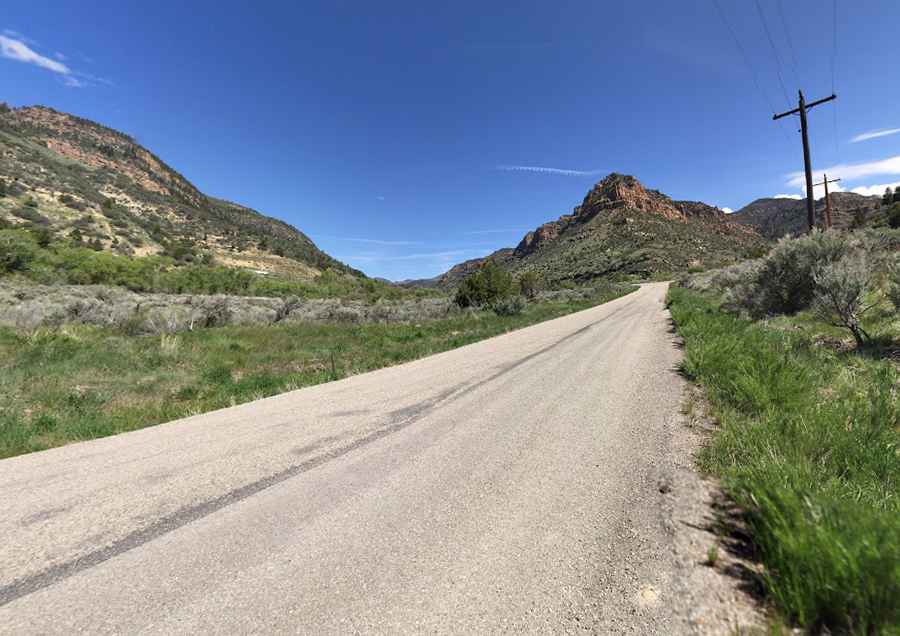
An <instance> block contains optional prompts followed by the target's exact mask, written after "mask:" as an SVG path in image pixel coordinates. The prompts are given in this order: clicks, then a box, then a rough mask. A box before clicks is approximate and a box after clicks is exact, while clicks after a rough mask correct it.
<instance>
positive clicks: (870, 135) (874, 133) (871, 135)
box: [850, 128, 900, 144]
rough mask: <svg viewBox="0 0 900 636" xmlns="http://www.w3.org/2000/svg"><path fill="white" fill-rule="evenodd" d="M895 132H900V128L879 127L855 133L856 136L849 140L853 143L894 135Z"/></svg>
mask: <svg viewBox="0 0 900 636" xmlns="http://www.w3.org/2000/svg"><path fill="white" fill-rule="evenodd" d="M897 133H900V128H881V129H879V130H869V131H867V132H864V133H860V134H858V135H856V137H854V138H853V139H851V140H850V143H851V144H855V143H859V142H860V141H868V140H869V139H878V138H879V137H887V136H888V135H896V134H897Z"/></svg>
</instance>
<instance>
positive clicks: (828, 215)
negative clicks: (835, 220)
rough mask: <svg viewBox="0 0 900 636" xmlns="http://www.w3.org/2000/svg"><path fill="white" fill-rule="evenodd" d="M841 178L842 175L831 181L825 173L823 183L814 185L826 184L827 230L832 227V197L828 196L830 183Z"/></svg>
mask: <svg viewBox="0 0 900 636" xmlns="http://www.w3.org/2000/svg"><path fill="white" fill-rule="evenodd" d="M840 180H841V179H840V177H838V178H837V179H832V180H831V181H829V180H828V175H827V174H823V175H822V183H814V184H813V185H814V186H817V185H823V186H825V229H826V230H830V229H831V197H829V196H828V184H829V183H837V182H838V181H840Z"/></svg>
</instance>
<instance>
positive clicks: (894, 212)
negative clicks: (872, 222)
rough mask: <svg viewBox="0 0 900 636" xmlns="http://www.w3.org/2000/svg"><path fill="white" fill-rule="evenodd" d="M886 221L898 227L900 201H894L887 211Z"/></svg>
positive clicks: (895, 227) (899, 221) (899, 224)
mask: <svg viewBox="0 0 900 636" xmlns="http://www.w3.org/2000/svg"><path fill="white" fill-rule="evenodd" d="M887 222H888V225H889V226H890V227H891V228H893V229H897V228H900V203H895V204H894V205H892V206H891V207H890V208H888V211H887Z"/></svg>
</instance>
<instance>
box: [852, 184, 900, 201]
mask: <svg viewBox="0 0 900 636" xmlns="http://www.w3.org/2000/svg"><path fill="white" fill-rule="evenodd" d="M898 187H900V181H895V182H894V183H879V184H875V185H870V186H859V187H858V188H853V189H852V190H850V192H853V193H855V194H861V195H863V196H864V197H871V196H876V195H877V196H881V195H883V194H884V191H885V190H886V189H887V188H891V189H896V188H898Z"/></svg>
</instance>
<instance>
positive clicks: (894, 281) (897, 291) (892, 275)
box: [887, 261, 900, 312]
mask: <svg viewBox="0 0 900 636" xmlns="http://www.w3.org/2000/svg"><path fill="white" fill-rule="evenodd" d="M888 281H889V284H888V290H887V292H888V298H889V299H890V300H891V302H892V303H893V304H894V309H896V310H897V311H898V312H900V261H897V262H896V263H894V266H893V267H891V269H890V270H888Z"/></svg>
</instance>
